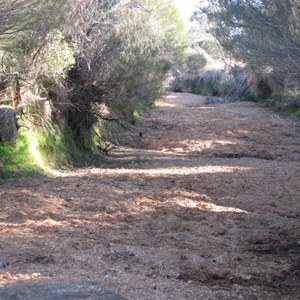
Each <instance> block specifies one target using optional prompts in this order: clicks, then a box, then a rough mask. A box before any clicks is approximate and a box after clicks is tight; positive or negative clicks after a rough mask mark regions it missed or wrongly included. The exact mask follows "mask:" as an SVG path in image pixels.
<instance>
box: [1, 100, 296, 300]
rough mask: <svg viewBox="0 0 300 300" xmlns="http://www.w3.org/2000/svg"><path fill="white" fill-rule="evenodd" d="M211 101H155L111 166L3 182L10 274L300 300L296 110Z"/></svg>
mask: <svg viewBox="0 0 300 300" xmlns="http://www.w3.org/2000/svg"><path fill="white" fill-rule="evenodd" d="M204 101H205V98H204V97H200V96H194V95H189V94H171V95H169V96H168V97H167V98H165V99H162V100H159V101H158V102H157V107H156V108H155V109H153V110H151V111H149V112H147V113H146V114H145V115H144V116H143V117H141V118H140V119H139V120H138V121H137V123H136V125H135V126H134V127H135V130H133V132H130V131H128V132H124V133H123V136H122V140H123V141H126V143H127V144H126V145H124V144H123V146H118V147H117V148H116V150H114V152H113V153H111V157H110V162H109V163H106V164H104V165H103V168H88V169H80V170H73V171H70V172H64V173H61V174H60V175H59V176H56V177H55V178H51V177H49V178H48V177H42V178H22V179H20V180H18V181H9V182H5V183H3V184H2V185H1V186H0V286H4V287H5V286H11V285H12V286H18V285H20V284H23V285H24V284H26V283H28V284H32V283H43V284H46V285H47V284H49V285H50V284H56V283H60V284H63V285H64V286H65V285H68V284H71V283H72V284H74V283H80V282H89V281H92V282H95V283H98V284H99V285H101V286H104V287H106V288H108V289H110V290H113V291H115V292H117V293H119V294H121V295H123V296H124V297H126V298H127V299H159V300H162V299H176V300H177V299H300V298H298V297H299V295H300V280H299V276H300V223H299V214H300V124H299V121H296V120H292V119H289V118H285V117H281V116H279V115H277V114H274V113H273V112H271V111H267V110H266V109H263V108H261V107H258V106H257V105H255V104H253V103H246V102H240V103H232V104H225V105H204ZM139 133H142V134H139ZM140 135H142V136H140Z"/></svg>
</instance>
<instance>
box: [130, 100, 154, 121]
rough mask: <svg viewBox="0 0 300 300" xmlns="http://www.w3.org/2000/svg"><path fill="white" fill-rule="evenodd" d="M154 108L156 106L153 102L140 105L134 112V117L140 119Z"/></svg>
mask: <svg viewBox="0 0 300 300" xmlns="http://www.w3.org/2000/svg"><path fill="white" fill-rule="evenodd" d="M154 106H155V104H154V103H153V102H147V103H138V104H137V105H136V106H135V109H134V111H133V117H134V118H139V117H140V116H142V115H143V113H144V112H145V111H147V110H149V109H152V108H154Z"/></svg>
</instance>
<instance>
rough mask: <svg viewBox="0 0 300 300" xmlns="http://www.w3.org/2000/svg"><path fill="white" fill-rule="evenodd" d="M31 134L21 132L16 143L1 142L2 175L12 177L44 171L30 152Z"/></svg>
mask: <svg viewBox="0 0 300 300" xmlns="http://www.w3.org/2000/svg"><path fill="white" fill-rule="evenodd" d="M29 145H30V136H29V134H28V133H27V132H25V131H20V132H19V137H18V139H17V141H16V143H15V144H10V143H7V142H0V177H3V178H12V177H19V176H27V175H33V174H38V173H42V170H41V168H40V167H39V166H38V164H37V162H36V160H35V158H34V157H33V155H32V153H31V152H30V146H29Z"/></svg>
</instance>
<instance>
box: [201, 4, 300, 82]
mask: <svg viewBox="0 0 300 300" xmlns="http://www.w3.org/2000/svg"><path fill="white" fill-rule="evenodd" d="M201 10H202V12H204V13H205V14H206V15H207V16H208V18H209V20H210V21H211V22H212V28H211V32H212V33H213V35H214V36H215V37H216V39H217V40H218V41H219V42H220V44H221V45H222V46H223V47H224V48H225V49H226V50H227V51H228V52H230V54H231V55H232V56H233V57H234V58H235V59H237V60H239V61H244V62H246V63H248V64H249V65H251V66H252V67H254V68H255V69H257V70H259V71H262V72H267V71H269V70H272V71H273V72H281V73H284V74H286V75H288V76H291V77H295V76H298V74H299V73H300V46H299V45H300V34H299V33H300V22H299V21H300V7H299V1H298V0H272V1H271V0H260V1H256V0H244V1H227V0H212V1H210V2H209V4H207V5H202V8H201Z"/></svg>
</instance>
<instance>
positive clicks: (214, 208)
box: [174, 199, 248, 213]
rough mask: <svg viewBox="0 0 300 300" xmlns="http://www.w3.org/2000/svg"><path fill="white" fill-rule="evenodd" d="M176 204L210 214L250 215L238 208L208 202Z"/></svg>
mask: <svg viewBox="0 0 300 300" xmlns="http://www.w3.org/2000/svg"><path fill="white" fill-rule="evenodd" d="M174 204H176V205H179V206H182V207H187V208H198V209H199V210H205V211H210V212H235V213H248V212H247V211H245V210H242V209H239V208H236V207H230V206H221V205H216V204H213V203H208V202H206V201H196V200H192V199H183V200H177V201H176V200H175V202H174Z"/></svg>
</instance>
